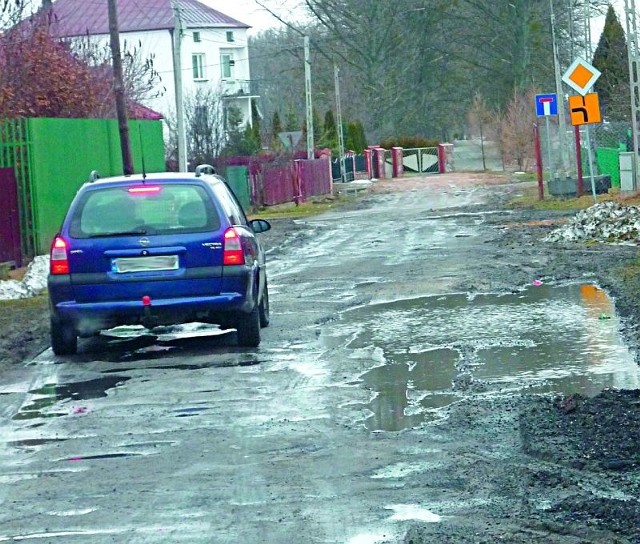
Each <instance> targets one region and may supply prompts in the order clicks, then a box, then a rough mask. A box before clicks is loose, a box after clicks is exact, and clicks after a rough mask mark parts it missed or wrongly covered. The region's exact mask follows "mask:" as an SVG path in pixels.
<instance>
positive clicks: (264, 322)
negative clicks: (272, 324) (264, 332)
mask: <svg viewBox="0 0 640 544" xmlns="http://www.w3.org/2000/svg"><path fill="white" fill-rule="evenodd" d="M258 310H259V312H260V326H261V327H262V328H264V327H268V326H269V321H270V318H269V286H268V285H267V283H266V282H265V284H264V291H263V292H262V300H261V301H260V306H258Z"/></svg>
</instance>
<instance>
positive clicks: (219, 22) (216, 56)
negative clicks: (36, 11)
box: [50, 0, 258, 122]
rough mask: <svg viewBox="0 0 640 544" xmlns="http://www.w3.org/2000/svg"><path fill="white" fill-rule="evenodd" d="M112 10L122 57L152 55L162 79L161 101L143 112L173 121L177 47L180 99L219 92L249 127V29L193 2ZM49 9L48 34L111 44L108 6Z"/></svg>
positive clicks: (124, 3)
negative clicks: (136, 52)
mask: <svg viewBox="0 0 640 544" xmlns="http://www.w3.org/2000/svg"><path fill="white" fill-rule="evenodd" d="M116 5H117V10H118V24H119V29H120V41H121V47H122V49H123V52H124V50H125V49H126V48H130V47H137V48H139V49H140V52H141V56H142V58H149V57H150V56H151V55H153V64H154V69H155V70H156V71H157V72H158V74H159V75H160V78H161V83H159V85H158V91H159V93H160V96H159V97H157V98H153V99H150V100H148V101H146V102H145V103H144V105H145V106H147V107H149V108H151V109H153V110H156V111H158V112H160V113H162V114H163V115H164V116H165V117H172V116H174V115H175V112H176V81H179V78H178V79H177V78H176V65H177V63H176V62H175V61H174V48H176V47H177V46H178V45H179V49H180V52H181V54H180V57H179V58H180V64H181V67H182V69H181V71H180V73H181V74H182V78H181V80H182V93H183V97H184V98H185V99H186V98H187V97H188V96H189V95H193V94H195V93H196V92H197V91H198V90H199V89H211V90H214V91H220V93H221V95H222V98H223V103H224V104H225V106H235V107H237V108H238V109H239V110H240V111H241V112H242V114H243V118H244V119H245V121H246V122H251V99H252V98H256V97H257V96H258V94H257V89H256V88H255V85H254V84H253V82H252V81H251V77H250V74H249V50H248V47H247V29H248V28H249V26H248V25H246V24H244V23H242V22H240V21H237V20H236V19H233V18H231V17H229V16H227V15H224V14H223V13H220V12H219V11H216V10H214V9H212V8H210V7H208V6H205V5H204V4H202V3H200V2H198V1H197V0H117V1H116ZM50 9H51V14H50V21H52V24H51V31H52V34H54V35H56V36H58V37H63V38H73V37H81V36H90V37H92V38H94V39H95V40H97V41H99V42H104V43H105V44H108V43H109V15H108V4H107V0H91V1H88V0H57V1H55V2H54V3H53V5H52V6H51V8H50ZM181 28H182V31H180V29H181ZM180 38H181V39H180ZM178 40H179V43H178Z"/></svg>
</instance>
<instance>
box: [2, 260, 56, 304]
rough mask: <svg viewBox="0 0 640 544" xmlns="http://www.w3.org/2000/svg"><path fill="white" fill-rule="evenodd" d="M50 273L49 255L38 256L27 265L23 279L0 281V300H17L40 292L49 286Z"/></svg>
mask: <svg viewBox="0 0 640 544" xmlns="http://www.w3.org/2000/svg"><path fill="white" fill-rule="evenodd" d="M48 274H49V256H48V255H41V256H38V257H36V258H35V259H34V260H33V261H32V262H31V263H30V264H29V266H28V267H27V272H26V274H25V275H24V278H22V281H17V280H6V281H0V300H17V299H20V298H30V297H34V296H36V295H38V294H40V293H41V292H42V291H44V290H45V289H46V288H47V275H48Z"/></svg>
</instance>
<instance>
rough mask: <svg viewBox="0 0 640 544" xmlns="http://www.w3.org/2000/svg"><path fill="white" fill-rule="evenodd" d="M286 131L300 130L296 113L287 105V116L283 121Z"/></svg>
mask: <svg viewBox="0 0 640 544" xmlns="http://www.w3.org/2000/svg"><path fill="white" fill-rule="evenodd" d="M285 126H286V129H287V132H295V131H298V130H300V122H299V121H298V115H297V114H296V112H295V111H293V108H291V107H289V109H288V110H287V117H286V123H285Z"/></svg>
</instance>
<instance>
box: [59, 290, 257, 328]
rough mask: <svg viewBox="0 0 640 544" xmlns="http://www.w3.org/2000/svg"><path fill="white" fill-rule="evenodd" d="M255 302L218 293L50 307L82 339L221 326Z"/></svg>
mask: <svg viewBox="0 0 640 544" xmlns="http://www.w3.org/2000/svg"><path fill="white" fill-rule="evenodd" d="M253 306H254V302H253V301H252V300H250V299H249V300H247V297H246V295H244V294H241V293H221V294H220V295H216V296H210V297H197V298H193V297H189V298H186V297H182V298H173V299H155V300H151V301H150V304H144V303H143V301H142V300H140V301H116V302H112V301H111V302H93V303H78V302H75V301H65V302H60V303H58V304H55V305H53V304H52V314H53V316H55V318H56V319H59V320H63V321H70V322H73V323H74V327H75V329H76V331H77V332H78V334H80V335H81V336H88V335H91V334H94V333H96V332H98V331H100V330H104V329H107V328H111V327H115V326H119V325H134V324H143V325H146V326H148V327H151V326H156V325H168V324H177V323H184V322H186V321H198V320H200V321H205V322H212V323H217V324H219V325H224V324H226V323H227V322H229V321H230V320H232V319H233V317H234V316H237V314H238V313H248V312H250V311H251V310H252V309H253Z"/></svg>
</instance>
